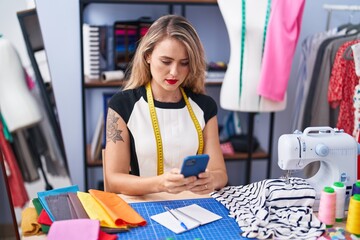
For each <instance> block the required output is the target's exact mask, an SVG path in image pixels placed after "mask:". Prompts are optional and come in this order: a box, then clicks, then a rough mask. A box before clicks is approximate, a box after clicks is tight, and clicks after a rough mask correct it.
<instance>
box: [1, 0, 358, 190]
mask: <svg viewBox="0 0 360 240" xmlns="http://www.w3.org/2000/svg"><path fill="white" fill-rule="evenodd" d="M17 1H19V0H17ZM5 2H7V4H3V3H4V1H0V4H2V5H0V11H1V13H2V12H5V11H2V10H5V9H6V12H8V9H9V6H11V4H10V5H8V3H10V2H11V3H12V2H16V1H10V0H6V1H5ZM325 3H327V4H350V5H353V4H359V1H358V0H318V1H307V2H306V6H305V11H304V16H303V26H302V32H301V35H300V39H299V43H301V41H302V40H303V39H304V38H305V37H306V36H308V35H310V34H313V33H316V32H319V31H323V30H324V29H325V25H326V16H327V12H326V11H325V10H324V9H323V8H322V5H323V4H325ZM36 4H37V7H38V11H39V17H40V22H41V27H42V31H43V35H44V41H45V47H46V49H47V51H48V59H49V63H50V71H51V74H52V78H53V82H54V89H55V97H56V102H57V105H58V110H59V115H60V122H61V128H62V131H63V136H64V140H65V148H66V153H67V156H68V161H69V165H70V171H71V177H72V180H73V182H74V183H75V184H78V185H79V186H80V188H81V187H82V186H83V141H82V119H81V111H82V109H81V94H80V93H81V89H80V87H81V86H80V79H81V73H80V38H79V29H80V26H79V18H80V17H79V6H78V1H74V0H64V1H47V0H37V1H36ZM194 8H195V7H194ZM11 11H12V12H14V9H13V8H11V7H10V12H11ZM194 11H196V10H194ZM10 12H9V13H10ZM4 16H8V15H7V14H1V19H2V21H1V22H0V26H1V27H4V26H5V25H7V23H6V24H5V21H4ZM314 16H316V18H314ZM349 16H350V13H349V12H334V13H333V17H332V19H331V25H332V26H336V25H338V24H341V23H344V22H348V21H349ZM203 17H205V18H206V21H204V22H203V23H200V22H199V25H198V23H196V24H195V26H196V28H197V29H198V31H199V32H200V34H201V35H202V36H204V37H202V36H201V38H202V39H203V40H205V39H206V38H207V36H208V35H209V36H210V37H212V38H214V36H213V34H216V35H217V32H218V30H219V29H218V28H217V27H216V26H217V25H216V24H217V21H215V20H214V19H215V18H214V16H213V15H212V13H211V14H209V15H208V14H207V15H206V16H204V15H203V14H198V15H195V16H192V17H191V16H189V18H190V19H191V20H192V21H194V22H197V20H198V19H202V18H203ZM219 21H221V20H219ZM353 21H355V22H360V12H357V13H354V18H353ZM6 22H7V21H6ZM220 30H221V29H220ZM0 32H2V29H1V28H0ZM19 36H21V35H19V33H18V35H17V36H16V37H15V35H14V36H11V37H12V38H13V39H14V40H15V41H17V39H19V38H20V39H21V37H19ZM219 36H221V34H220V35H219ZM225 36H226V34H225ZM215 38H216V36H215ZM221 39H222V38H221ZM226 44H228V43H226V41H219V42H214V43H212V44H209V45H206V48H207V49H208V50H209V51H210V52H211V53H213V51H212V50H213V49H214V52H218V51H220V52H224V53H225V54H228V51H229V49H228V47H226ZM227 46H228V45H227ZM209 54H210V53H209ZM299 57H300V44H298V47H297V49H296V54H295V58H294V61H293V69H292V72H291V79H290V82H289V87H288V107H287V109H286V110H285V111H282V112H279V113H276V114H275V128H274V139H273V141H274V144H273V164H272V177H279V176H280V175H281V174H282V172H281V171H280V169H279V167H278V166H277V163H276V162H277V139H278V138H279V136H280V135H281V134H285V133H291V132H293V130H294V129H291V123H290V120H291V112H292V106H293V104H294V99H293V96H294V93H295V89H294V86H295V83H296V70H297V65H298V63H299ZM267 124H268V115H267V114H261V115H259V116H257V117H256V129H255V131H256V135H257V136H258V138H259V140H260V141H261V144H262V145H263V146H265V147H266V146H267V132H268V131H267ZM231 165H232V167H231V169H234V170H233V171H234V173H232V174H234V175H240V174H243V173H242V171H241V168H242V167H243V166H242V164H241V163H234V164H231ZM233 165H234V166H233ZM264 166H265V165H264V164H263V163H261V162H259V163H256V164H255V167H254V169H253V175H254V178H253V181H254V180H257V179H263V178H264V176H263V175H262V174H261V171H260V170H258V169H259V168H261V169H262V168H263V167H264ZM237 177H238V176H237Z"/></svg>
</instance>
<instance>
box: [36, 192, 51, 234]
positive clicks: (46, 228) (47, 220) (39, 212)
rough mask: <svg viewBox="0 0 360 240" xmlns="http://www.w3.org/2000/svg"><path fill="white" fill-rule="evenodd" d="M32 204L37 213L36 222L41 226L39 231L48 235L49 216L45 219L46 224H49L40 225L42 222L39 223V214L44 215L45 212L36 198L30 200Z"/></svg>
mask: <svg viewBox="0 0 360 240" xmlns="http://www.w3.org/2000/svg"><path fill="white" fill-rule="evenodd" d="M32 203H33V205H34V207H35V209H36V213H37V215H38V220H37V222H38V223H40V224H41V231H42V232H43V233H48V232H49V229H50V224H51V223H52V222H51V220H50V218H49V216H47V219H46V222H47V223H49V222H50V224H49V225H46V224H43V223H41V222H42V221H41V220H40V221H39V218H40V215H41V212H44V213H45V214H46V212H45V210H44V208H43V207H42V205H41V203H40V201H39V199H38V198H34V199H33V200H32Z"/></svg>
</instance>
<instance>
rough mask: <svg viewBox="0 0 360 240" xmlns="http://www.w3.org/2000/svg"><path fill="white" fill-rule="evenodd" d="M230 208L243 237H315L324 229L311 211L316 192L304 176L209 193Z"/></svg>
mask: <svg viewBox="0 0 360 240" xmlns="http://www.w3.org/2000/svg"><path fill="white" fill-rule="evenodd" d="M211 196H212V197H213V198H215V199H216V200H217V201H219V202H220V203H222V204H223V205H224V206H225V207H226V208H227V209H229V211H230V216H231V217H233V218H235V220H236V222H237V223H238V225H239V227H240V228H241V230H242V231H243V233H242V236H243V237H249V238H258V239H266V238H269V237H271V236H272V237H273V238H275V239H316V238H317V237H320V236H321V235H322V234H323V233H324V231H325V224H323V223H321V222H320V221H319V220H318V219H317V218H316V216H315V215H314V214H313V210H312V206H313V204H314V202H315V196H316V192H315V190H314V188H313V187H311V186H310V185H309V184H308V183H307V182H306V181H305V180H304V179H301V178H289V183H287V182H286V180H285V179H268V180H263V181H259V182H255V183H251V184H249V185H245V186H228V187H225V188H223V189H221V190H220V191H215V192H213V193H212V194H211Z"/></svg>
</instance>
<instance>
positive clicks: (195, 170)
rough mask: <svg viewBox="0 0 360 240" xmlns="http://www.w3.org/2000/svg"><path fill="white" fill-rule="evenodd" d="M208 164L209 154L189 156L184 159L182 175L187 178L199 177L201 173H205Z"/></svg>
mask: <svg viewBox="0 0 360 240" xmlns="http://www.w3.org/2000/svg"><path fill="white" fill-rule="evenodd" d="M208 162H209V155H207V154H200V155H194V156H187V157H186V158H184V161H183V164H182V166H181V172H180V173H181V174H183V175H184V176H185V177H190V176H197V175H198V174H199V173H202V172H205V170H206V166H207V164H208Z"/></svg>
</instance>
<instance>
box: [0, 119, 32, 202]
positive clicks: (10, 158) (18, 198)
mask: <svg viewBox="0 0 360 240" xmlns="http://www.w3.org/2000/svg"><path fill="white" fill-rule="evenodd" d="M0 154H3V155H4V158H5V161H6V162H7V164H8V166H9V169H10V175H9V176H8V183H9V187H10V192H11V198H12V201H13V205H14V207H24V205H25V204H26V203H27V202H28V201H29V196H28V194H27V192H26V189H25V185H24V181H23V179H22V175H21V172H20V170H19V167H18V165H17V162H16V158H15V155H14V152H13V151H12V148H11V146H10V144H9V142H8V141H6V139H5V136H4V127H3V124H2V122H1V121H0Z"/></svg>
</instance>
